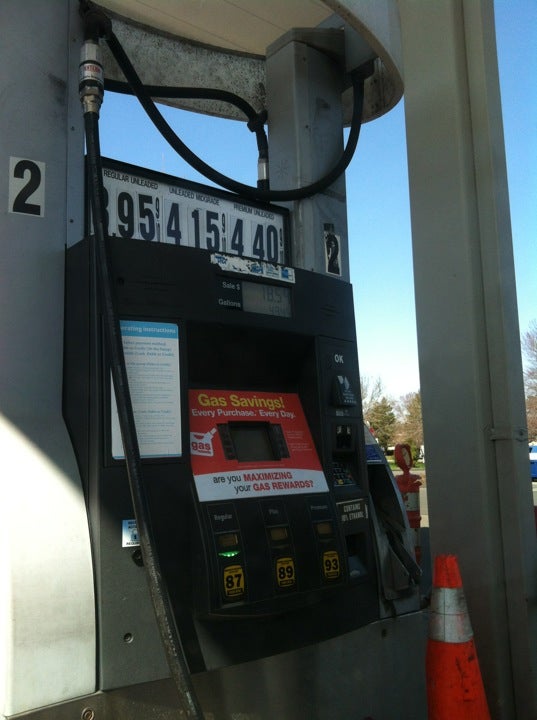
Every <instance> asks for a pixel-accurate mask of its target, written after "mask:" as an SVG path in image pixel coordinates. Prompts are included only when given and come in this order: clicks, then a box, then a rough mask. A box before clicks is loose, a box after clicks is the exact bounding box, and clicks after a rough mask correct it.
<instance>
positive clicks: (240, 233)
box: [228, 215, 245, 257]
mask: <svg viewBox="0 0 537 720" xmlns="http://www.w3.org/2000/svg"><path fill="white" fill-rule="evenodd" d="M229 232H230V233H231V239H230V241H229V250H228V252H229V253H231V254H232V255H240V257H243V255H244V254H245V252H244V220H243V219H242V218H239V217H235V216H234V215H230V217H229Z"/></svg>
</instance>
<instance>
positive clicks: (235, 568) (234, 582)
mask: <svg viewBox="0 0 537 720" xmlns="http://www.w3.org/2000/svg"><path fill="white" fill-rule="evenodd" d="M244 590H245V587H244V569H243V567H242V565H228V566H227V567H226V568H224V595H225V597H226V599H227V600H238V599H240V598H241V597H242V596H243V595H244Z"/></svg>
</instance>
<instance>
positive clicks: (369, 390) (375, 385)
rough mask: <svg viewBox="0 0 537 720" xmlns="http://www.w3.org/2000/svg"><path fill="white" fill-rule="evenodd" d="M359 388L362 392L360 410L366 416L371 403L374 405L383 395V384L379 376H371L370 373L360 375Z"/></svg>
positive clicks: (371, 405)
mask: <svg viewBox="0 0 537 720" xmlns="http://www.w3.org/2000/svg"><path fill="white" fill-rule="evenodd" d="M360 389H361V392H362V410H363V413H364V417H366V415H368V413H369V412H370V410H371V408H372V407H373V405H376V403H378V402H379V400H380V399H381V398H382V396H383V395H384V386H383V384H382V380H381V379H380V377H376V378H373V377H371V376H370V375H364V376H362V377H360Z"/></svg>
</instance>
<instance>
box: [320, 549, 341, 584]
mask: <svg viewBox="0 0 537 720" xmlns="http://www.w3.org/2000/svg"><path fill="white" fill-rule="evenodd" d="M323 573H324V576H325V578H326V579H327V580H335V579H336V578H338V577H339V573H340V566H339V554H338V552H337V551H336V550H327V552H324V553H323Z"/></svg>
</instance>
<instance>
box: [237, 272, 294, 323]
mask: <svg viewBox="0 0 537 720" xmlns="http://www.w3.org/2000/svg"><path fill="white" fill-rule="evenodd" d="M242 307H243V310H246V312H256V313H261V314H263V315H277V316H278V317H291V290H290V288H288V287H281V286H277V285H264V284H262V283H253V282H246V281H244V280H243V281H242Z"/></svg>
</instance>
